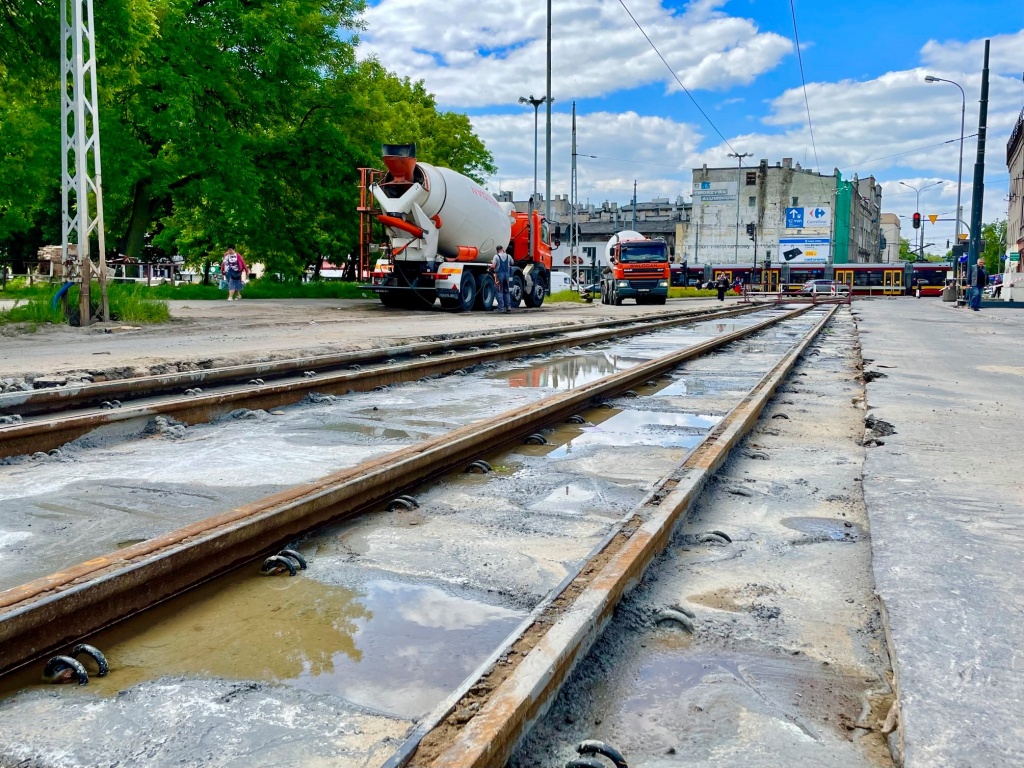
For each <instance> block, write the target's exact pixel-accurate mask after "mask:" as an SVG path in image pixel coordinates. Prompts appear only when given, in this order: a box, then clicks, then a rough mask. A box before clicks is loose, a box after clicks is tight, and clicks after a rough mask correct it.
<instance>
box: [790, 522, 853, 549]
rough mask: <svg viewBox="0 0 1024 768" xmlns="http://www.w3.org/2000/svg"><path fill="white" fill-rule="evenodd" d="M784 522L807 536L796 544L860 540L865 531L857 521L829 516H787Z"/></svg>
mask: <svg viewBox="0 0 1024 768" xmlns="http://www.w3.org/2000/svg"><path fill="white" fill-rule="evenodd" d="M782 524H783V525H784V526H786V527H787V528H791V529H793V530H794V531H799V532H800V533H802V534H804V535H805V536H806V538H805V539H799V540H797V541H796V542H794V543H795V544H816V543H818V542H821V541H845V542H851V543H852V542H854V541H859V540H860V539H861V538H862V537H863V535H864V531H863V530H862V529H861V527H860V526H859V525H857V524H856V523H848V522H846V521H845V520H834V519H832V518H828V517H787V518H785V519H784V520H782Z"/></svg>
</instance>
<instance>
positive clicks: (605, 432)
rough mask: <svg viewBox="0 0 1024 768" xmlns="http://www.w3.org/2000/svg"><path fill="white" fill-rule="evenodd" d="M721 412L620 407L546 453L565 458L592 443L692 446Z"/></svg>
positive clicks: (712, 424)
mask: <svg viewBox="0 0 1024 768" xmlns="http://www.w3.org/2000/svg"><path fill="white" fill-rule="evenodd" d="M719 418H720V417H718V416H712V415H708V414H695V413H665V412H661V411H631V410H624V411H618V412H616V413H615V414H614V415H613V416H611V417H610V418H606V419H604V420H603V421H601V422H600V423H598V424H588V425H587V426H584V427H580V428H578V434H575V435H573V436H572V437H570V438H569V439H568V440H567V441H566V442H564V443H563V444H561V445H558V446H557V447H556V448H554V449H553V450H551V451H549V452H548V453H547V455H548V456H550V457H552V458H564V457H566V456H569V455H570V454H572V453H574V452H576V451H578V450H580V449H581V448H590V447H593V446H631V445H632V446H637V445H645V446H659V447H662V448H692V447H694V446H696V445H697V444H698V443H699V442H700V441H701V439H702V438H703V437H704V435H705V434H706V433H707V431H708V430H709V429H711V428H712V427H713V426H714V425H715V424H717V423H718V421H719Z"/></svg>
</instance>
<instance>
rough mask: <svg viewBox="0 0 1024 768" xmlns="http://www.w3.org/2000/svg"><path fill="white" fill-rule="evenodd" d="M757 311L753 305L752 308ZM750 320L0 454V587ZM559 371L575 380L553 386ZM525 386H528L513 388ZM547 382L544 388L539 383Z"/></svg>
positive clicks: (123, 427) (132, 425) (161, 421)
mask: <svg viewBox="0 0 1024 768" xmlns="http://www.w3.org/2000/svg"><path fill="white" fill-rule="evenodd" d="M758 315H759V316H760V317H763V315H761V313H758ZM760 317H759V318H754V317H750V318H748V317H743V318H740V319H737V320H736V321H735V322H730V323H699V324H695V325H693V326H687V327H682V328H673V329H668V330H665V331H660V332H656V333H653V334H649V335H647V336H642V337H634V338H627V339H625V340H623V341H622V342H619V343H606V344H600V345H592V346H591V347H588V348H587V349H585V350H580V349H575V350H573V349H570V350H567V351H566V352H564V353H560V354H550V355H544V356H541V357H539V358H531V359H529V360H522V361H519V362H513V363H508V364H501V365H498V364H489V365H484V366H479V367H478V368H477V369H475V370H472V371H469V372H468V373H467V374H466V375H465V376H445V377H440V378H435V379H427V380H424V381H421V382H413V383H409V384H403V385H398V386H394V387H390V388H388V389H387V390H386V391H383V392H370V393H359V394H356V393H353V394H351V395H349V396H342V397H335V396H331V395H317V394H313V395H311V396H310V397H309V398H307V400H306V401H305V402H304V403H303V404H301V405H297V406H292V407H286V408H280V409H275V410H274V411H272V412H270V413H268V412H266V411H262V410H258V411H251V410H246V409H239V410H237V411H234V412H233V413H232V414H230V415H228V416H226V417H224V418H222V419H220V420H219V421H218V422H216V423H214V424H204V425H196V426H192V427H187V428H186V427H185V426H184V425H181V424H176V423H174V422H173V420H168V419H166V418H165V417H158V418H157V419H154V420H143V419H139V420H136V421H135V422H127V423H119V424H116V425H111V426H110V427H105V428H103V429H100V430H97V431H95V432H93V433H91V434H90V435H87V436H85V437H83V438H81V439H80V440H77V441H75V442H74V443H71V444H69V445H68V446H65V447H64V448H62V449H60V450H59V451H56V452H55V455H52V456H47V455H42V454H39V455H36V456H32V457H18V458H14V459H7V460H3V461H0V553H3V554H9V555H11V557H10V558H9V562H10V567H9V568H6V569H4V571H3V573H0V589H7V588H10V587H13V586H17V585H18V584H22V583H24V582H26V581H29V580H31V579H33V578H38V577H41V576H45V575H47V574H49V573H52V572H54V571H57V570H60V569H61V568H63V567H66V566H68V565H71V564H74V563H78V562H82V561H85V560H88V559H91V558H94V557H97V556H100V555H103V554H107V553H109V552H111V551H114V550H115V549H117V548H118V543H119V542H122V541H129V540H140V539H141V540H145V539H148V538H151V537H154V536H156V535H158V534H160V533H166V532H168V531H171V530H174V529H176V528H179V527H181V526H183V525H186V524H188V523H191V522H195V521H197V520H201V519H203V518H206V517H209V516H211V515H215V514H218V513H220V512H224V511H227V510H230V509H233V508H235V507H237V506H240V505H242V504H246V503H249V502H252V501H256V500H258V499H261V498H264V497H266V496H269V495H271V494H273V493H275V492H277V491H280V490H283V489H285V488H288V487H290V486H293V485H296V484H299V483H303V482H309V481H312V480H315V479H316V478H318V477H322V476H324V475H326V474H329V473H331V472H335V471H338V470H340V469H344V468H346V467H351V466H355V465H356V464H358V463H359V462H361V461H365V460H367V459H370V458H373V457H375V456H379V455H381V454H384V453H387V452H390V451H394V450H397V449H398V448H401V447H404V446H407V445H410V444H412V443H415V442H418V441H420V440H423V439H426V438H429V437H433V436H435V435H438V434H442V433H443V432H446V431H448V430H451V429H454V428H456V427H458V426H462V425H464V424H467V423H470V422H472V421H476V420H478V419H484V418H492V417H493V416H494V415H495V414H496V413H502V412H504V411H507V410H509V409H512V408H516V407H526V406H527V405H528V404H530V403H532V402H536V401H537V400H539V399H542V398H544V397H547V396H549V395H551V394H552V393H553V392H555V391H558V390H561V389H564V388H565V387H566V386H570V385H571V386H579V385H580V384H582V383H584V382H585V381H590V380H593V379H594V378H600V377H601V376H605V375H608V374H609V373H612V372H614V371H616V370H622V369H624V368H626V367H632V366H634V365H637V364H638V363H640V362H642V361H645V360H650V359H652V358H654V357H658V356H660V355H664V354H667V353H668V352H670V351H673V350H675V349H678V348H679V347H682V346H689V345H693V344H696V343H699V342H700V341H703V340H706V339H707V338H710V337H711V336H714V335H716V334H718V333H721V332H724V329H725V328H726V327H728V328H734V327H742V326H743V325H748V324H753V323H756V322H758V319H760ZM568 372H572V375H573V376H574V378H573V381H574V383H572V384H569V383H568V382H567V381H566V380H565V378H564V377H565V376H566V375H567V373H568ZM521 382H527V383H529V385H523V384H522V383H521ZM545 382H546V383H545Z"/></svg>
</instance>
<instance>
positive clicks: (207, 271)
mask: <svg viewBox="0 0 1024 768" xmlns="http://www.w3.org/2000/svg"><path fill="white" fill-rule="evenodd" d="M211 266H212V265H211V262H210V260H209V259H207V260H206V263H205V264H203V285H209V284H210V268H211Z"/></svg>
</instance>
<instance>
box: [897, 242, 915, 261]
mask: <svg viewBox="0 0 1024 768" xmlns="http://www.w3.org/2000/svg"><path fill="white" fill-rule="evenodd" d="M914 257H915V254H913V253H911V252H910V241H909V240H907V238H905V237H901V238H900V261H913V260H914Z"/></svg>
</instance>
